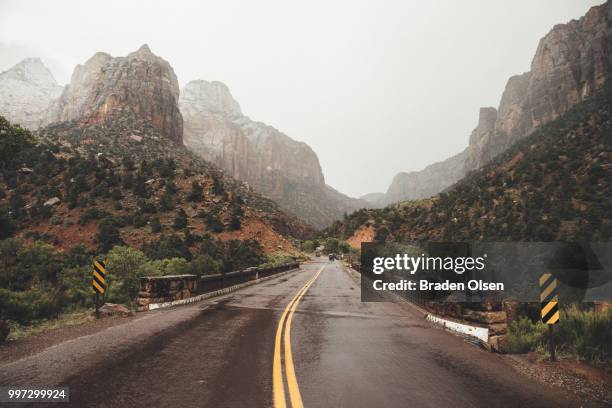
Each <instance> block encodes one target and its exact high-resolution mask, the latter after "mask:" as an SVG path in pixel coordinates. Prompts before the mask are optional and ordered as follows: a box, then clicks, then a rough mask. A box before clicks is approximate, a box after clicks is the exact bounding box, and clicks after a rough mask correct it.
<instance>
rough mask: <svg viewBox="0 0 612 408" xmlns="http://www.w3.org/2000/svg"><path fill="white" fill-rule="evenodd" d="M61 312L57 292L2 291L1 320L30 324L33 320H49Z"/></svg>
mask: <svg viewBox="0 0 612 408" xmlns="http://www.w3.org/2000/svg"><path fill="white" fill-rule="evenodd" d="M60 311H61V302H60V296H59V292H58V291H57V290H51V289H48V290H44V289H39V288H36V289H32V290H28V291H25V292H13V291H10V290H7V289H0V318H2V319H8V320H14V321H16V322H19V323H28V322H31V321H33V320H39V319H48V318H51V317H55V316H57V315H58V314H59V313H60Z"/></svg>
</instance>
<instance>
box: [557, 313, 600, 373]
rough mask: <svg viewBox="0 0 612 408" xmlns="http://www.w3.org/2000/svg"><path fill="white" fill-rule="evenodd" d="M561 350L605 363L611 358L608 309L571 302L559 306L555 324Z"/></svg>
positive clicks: (594, 361)
mask: <svg viewBox="0 0 612 408" xmlns="http://www.w3.org/2000/svg"><path fill="white" fill-rule="evenodd" d="M555 341H556V342H557V343H558V344H559V348H560V351H561V352H565V353H567V354H569V355H571V356H574V357H576V358H578V359H580V360H584V361H588V362H591V363H595V364H605V363H607V362H610V361H611V360H612V309H610V308H608V309H607V310H606V311H605V312H599V313H598V312H596V311H594V310H593V309H583V308H580V307H578V305H572V306H570V307H568V308H565V309H562V310H561V317H560V319H559V323H557V324H556V325H555Z"/></svg>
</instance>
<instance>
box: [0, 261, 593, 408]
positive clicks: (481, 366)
mask: <svg viewBox="0 0 612 408" xmlns="http://www.w3.org/2000/svg"><path fill="white" fill-rule="evenodd" d="M324 265H325V268H324V270H323V271H322V272H321V274H320V275H319V277H318V278H317V279H316V280H315V281H314V282H313V283H312V286H311V287H310V288H309V290H308V291H307V292H305V294H304V296H303V297H302V299H301V301H300V302H299V304H297V306H296V311H295V315H294V316H293V321H292V328H291V333H290V340H291V345H292V351H293V353H292V356H293V363H294V365H295V372H296V378H297V383H298V386H299V391H300V393H301V397H302V401H303V404H304V407H307V408H308V407H447V406H453V407H457V408H458V407H517V406H522V407H565V406H571V407H575V406H581V404H580V403H579V402H578V401H577V400H576V399H573V397H570V396H569V395H567V394H564V393H563V392H561V391H559V390H556V389H552V388H549V387H547V386H545V385H542V384H539V383H535V382H534V381H533V380H530V379H528V378H526V377H523V376H521V375H520V374H518V373H517V372H516V371H515V370H514V369H513V368H512V367H511V366H509V365H508V364H507V363H506V362H505V361H504V360H503V359H502V358H501V357H500V356H497V355H495V354H491V353H488V352H486V351H483V350H481V349H479V348H477V347H476V346H474V345H472V344H469V343H467V342H465V341H464V340H463V339H462V338H460V337H457V336H455V335H453V334H450V333H448V332H445V331H443V330H441V329H438V328H434V327H432V326H431V325H430V324H428V323H427V322H426V321H424V320H423V318H422V315H421V314H420V313H418V312H417V311H416V310H414V309H412V308H411V307H410V306H406V305H396V304H392V303H361V302H360V296H359V286H358V284H357V282H356V280H355V278H354V277H352V276H350V275H349V273H347V272H346V271H345V270H343V267H342V266H341V264H340V263H339V262H334V263H328V262H327V261H320V262H310V263H307V264H305V265H303V266H302V268H301V270H300V271H298V272H295V273H291V274H288V275H284V276H281V277H278V278H275V279H272V280H269V281H266V282H263V283H261V284H258V285H254V286H250V287H247V288H244V289H242V290H239V291H237V292H234V293H232V294H229V295H226V296H223V297H219V298H216V299H211V300H209V301H206V302H202V303H200V304H198V305H197V306H187V307H186V308H191V309H189V310H188V312H189V313H191V314H190V315H189V318H184V319H183V320H181V321H180V323H177V324H174V325H171V326H169V327H168V328H167V329H164V330H161V331H160V332H158V333H156V334H155V335H150V336H143V338H139V339H138V340H137V341H131V342H130V343H129V345H127V346H126V347H125V348H123V349H121V350H119V349H118V350H117V351H116V352H114V353H111V352H108V351H104V352H105V353H107V354H106V355H105V356H103V357H104V358H102V359H100V358H98V359H95V360H92V361H91V363H89V364H88V365H87V364H86V365H83V364H81V366H80V368H79V370H78V372H73V373H72V374H71V375H69V376H67V377H66V378H64V379H62V380H61V381H60V383H61V384H62V385H64V386H69V387H70V390H71V402H70V404H58V406H60V407H66V406H75V407H271V406H273V385H272V376H273V375H272V371H273V358H274V353H275V333H276V330H277V326H278V323H279V320H280V319H281V315H282V314H283V311H284V309H285V308H286V306H287V305H288V304H289V303H290V302H291V300H292V298H293V297H294V296H295V295H296V293H298V291H299V290H300V289H301V288H302V287H304V285H305V284H306V283H307V282H308V281H309V280H310V279H311V278H312V277H313V276H314V274H315V273H316V272H317V271H318V270H319V269H320V268H321V267H322V266H324ZM175 310H178V308H176V309H175ZM186 310H187V309H186ZM158 313H159V316H164V313H179V312H178V311H177V312H172V310H169V311H163V312H162V311H160V312H158ZM181 313H187V312H181ZM150 320H152V319H150ZM117 341H118V342H120V341H121V339H120V338H118V339H117ZM77 343H78V341H77ZM77 343H75V344H77ZM75 358H77V357H75ZM31 360H32V361H33V362H31V364H35V363H36V356H35V357H34V359H31ZM16 366H18V364H17V365H16ZM38 369H40V370H41V371H44V367H43V368H41V367H38ZM15 370H16V368H15ZM50 375H52V373H51V374H50ZM0 379H2V376H1V375H0ZM23 381H24V379H23V378H22V379H21V382H23ZM4 382H6V379H5V380H4ZM26 382H27V379H26ZM0 383H2V381H0ZM285 390H286V388H285ZM13 406H16V405H13ZM41 406H43V405H41ZM44 406H49V405H48V404H45V405H44ZM287 406H288V407H290V406H291V405H290V404H289V396H287Z"/></svg>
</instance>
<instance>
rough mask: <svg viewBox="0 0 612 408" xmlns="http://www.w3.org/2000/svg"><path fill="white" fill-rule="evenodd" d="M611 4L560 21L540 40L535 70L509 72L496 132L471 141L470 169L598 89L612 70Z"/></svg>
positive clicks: (533, 68)
mask: <svg viewBox="0 0 612 408" xmlns="http://www.w3.org/2000/svg"><path fill="white" fill-rule="evenodd" d="M611 21H612V6H610V2H606V3H605V4H603V5H601V6H597V7H593V8H591V9H590V10H589V11H588V12H587V14H586V15H585V16H584V17H582V18H581V19H579V20H572V21H570V22H569V23H567V24H559V25H557V26H555V27H554V28H553V29H552V30H551V31H550V32H549V33H548V34H547V35H546V36H545V37H544V38H542V39H541V40H540V43H539V45H538V48H537V50H536V54H535V56H534V58H533V61H532V63H531V71H529V72H526V73H524V74H522V75H518V76H514V77H512V78H510V80H509V81H508V83H507V85H506V89H505V91H504V94H503V96H502V98H501V102H500V104H499V109H498V112H499V113H498V115H497V119H496V122H495V129H494V131H493V133H494V134H493V135H491V136H490V137H488V138H487V139H486V140H485V141H484V142H483V143H477V144H474V145H473V144H472V143H471V140H470V158H471V159H473V160H469V161H467V162H466V169H467V170H473V169H477V168H479V167H481V166H482V165H484V164H486V163H487V162H489V161H490V160H491V159H492V158H493V157H495V156H497V155H498V154H499V153H501V152H503V151H504V150H506V149H507V148H508V147H509V146H511V145H512V144H513V143H515V142H516V141H517V140H519V139H521V138H523V137H525V136H527V135H530V134H531V133H533V131H534V130H536V129H538V128H539V127H541V126H542V125H544V124H546V123H549V122H550V121H552V120H554V119H556V118H558V117H559V116H561V115H563V114H564V113H566V112H567V111H568V110H569V109H570V108H572V107H573V106H575V105H576V104H577V103H579V102H581V101H583V100H584V99H585V98H588V97H590V96H592V95H593V93H594V92H596V91H597V90H598V89H600V88H601V87H602V86H603V84H604V83H605V82H606V80H607V79H608V78H609V76H610V72H611V70H612V26H611Z"/></svg>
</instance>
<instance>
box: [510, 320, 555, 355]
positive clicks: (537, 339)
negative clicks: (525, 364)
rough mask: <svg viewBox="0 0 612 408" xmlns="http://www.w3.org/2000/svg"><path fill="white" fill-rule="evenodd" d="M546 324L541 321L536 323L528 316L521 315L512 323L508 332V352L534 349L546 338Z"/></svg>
mask: <svg viewBox="0 0 612 408" xmlns="http://www.w3.org/2000/svg"><path fill="white" fill-rule="evenodd" d="M546 331H547V329H546V325H545V324H544V323H542V322H540V321H538V322H536V323H534V322H532V321H531V320H529V318H527V317H521V318H519V319H518V320H515V321H513V322H512V324H511V325H510V330H509V333H508V352H510V353H527V352H529V351H534V350H535V349H536V348H537V346H538V345H540V344H541V343H542V341H543V339H544V338H545V337H544V336H545V334H546Z"/></svg>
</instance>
